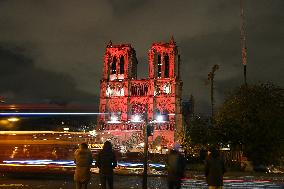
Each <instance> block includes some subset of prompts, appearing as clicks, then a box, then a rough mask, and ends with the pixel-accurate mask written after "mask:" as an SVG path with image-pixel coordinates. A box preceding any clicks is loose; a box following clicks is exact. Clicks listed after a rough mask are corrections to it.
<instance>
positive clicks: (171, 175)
mask: <svg viewBox="0 0 284 189" xmlns="http://www.w3.org/2000/svg"><path fill="white" fill-rule="evenodd" d="M167 167H168V177H167V179H168V188H169V189H180V188H181V181H182V180H181V179H182V178H183V177H184V171H185V167H186V160H185V158H184V156H183V155H182V154H181V153H180V145H179V144H175V145H174V148H173V149H172V150H171V151H170V153H169V155H168V160H167Z"/></svg>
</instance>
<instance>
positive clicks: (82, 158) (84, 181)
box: [74, 143, 93, 189]
mask: <svg viewBox="0 0 284 189" xmlns="http://www.w3.org/2000/svg"><path fill="white" fill-rule="evenodd" d="M74 157H75V158H74V162H75V164H76V169H75V174H74V181H75V182H76V189H81V188H82V189H87V185H88V183H89V181H90V179H91V171H90V168H91V167H92V163H93V156H92V152H91V150H89V148H88V145H87V144H86V143H82V144H80V147H79V149H77V150H76V151H75V153H74Z"/></svg>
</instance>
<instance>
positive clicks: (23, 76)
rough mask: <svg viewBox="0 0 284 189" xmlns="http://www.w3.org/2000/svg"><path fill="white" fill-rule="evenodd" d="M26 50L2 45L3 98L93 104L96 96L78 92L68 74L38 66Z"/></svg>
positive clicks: (27, 101) (8, 99) (24, 101)
mask: <svg viewBox="0 0 284 189" xmlns="http://www.w3.org/2000/svg"><path fill="white" fill-rule="evenodd" d="M24 52H25V51H24V49H22V48H20V47H15V48H12V49H7V48H3V47H1V46H0V63H1V69H0V75H1V80H0V86H1V88H0V96H3V97H6V101H7V102H10V103H13V102H17V103H36V102H37V103H64V104H65V103H66V104H68V103H86V102H88V103H90V102H92V99H93V104H94V103H95V101H96V100H97V97H96V96H95V95H91V94H88V93H86V92H82V91H80V90H77V89H76V85H75V82H74V79H73V78H71V77H70V76H68V75H64V74H60V73H55V72H50V71H46V70H42V69H40V68H37V67H35V65H34V62H33V60H32V59H31V58H30V57H27V56H25V55H24V54H23V53H24Z"/></svg>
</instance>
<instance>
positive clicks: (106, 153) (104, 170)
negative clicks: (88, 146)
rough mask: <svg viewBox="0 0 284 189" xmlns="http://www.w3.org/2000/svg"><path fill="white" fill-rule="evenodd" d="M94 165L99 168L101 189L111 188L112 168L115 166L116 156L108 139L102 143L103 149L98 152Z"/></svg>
mask: <svg viewBox="0 0 284 189" xmlns="http://www.w3.org/2000/svg"><path fill="white" fill-rule="evenodd" d="M96 166H97V167H98V168H99V173H100V181H101V186H102V189H106V183H108V186H109V189H113V169H114V168H115V167H116V166H117V161H116V157H115V154H114V151H113V150H112V145H111V143H110V142H109V141H106V142H105V143H104V146H103V149H102V150H101V151H100V152H99V153H98V155H97V158H96Z"/></svg>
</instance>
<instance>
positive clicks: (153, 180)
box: [0, 175, 284, 189]
mask: <svg viewBox="0 0 284 189" xmlns="http://www.w3.org/2000/svg"><path fill="white" fill-rule="evenodd" d="M114 184H115V189H132V188H136V189H139V188H141V187H142V177H139V176H118V175H116V176H115V178H114ZM283 187H284V186H283V183H282V184H280V183H278V184H277V183H274V182H271V181H269V180H241V179H238V180H225V181H224V188H227V189H233V188H279V189H280V188H283ZM0 188H9V189H10V188H11V189H14V188H15V189H18V188H21V189H22V188H23V189H28V188H41V189H50V188H54V189H57V188H58V189H71V188H75V185H74V182H73V178H72V177H68V178H54V177H53V178H40V177H38V178H36V179H34V178H25V179H23V178H9V177H3V176H2V177H1V179H0ZM89 188H97V189H99V177H98V175H93V176H92V179H91V182H90V186H89ZM182 188H183V189H192V188H207V185H206V184H205V181H204V180H197V179H186V180H183V184H182ZM148 189H167V182H166V177H149V178H148Z"/></svg>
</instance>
